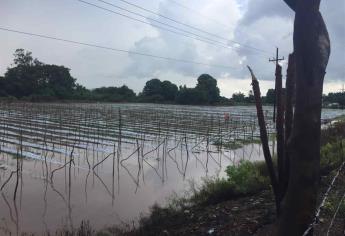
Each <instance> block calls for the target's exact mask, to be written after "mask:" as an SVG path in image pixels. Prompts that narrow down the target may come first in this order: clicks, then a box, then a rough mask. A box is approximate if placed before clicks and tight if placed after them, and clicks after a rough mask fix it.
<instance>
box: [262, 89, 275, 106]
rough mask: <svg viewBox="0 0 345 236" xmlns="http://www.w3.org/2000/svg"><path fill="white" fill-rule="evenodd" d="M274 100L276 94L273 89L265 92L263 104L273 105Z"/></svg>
mask: <svg viewBox="0 0 345 236" xmlns="http://www.w3.org/2000/svg"><path fill="white" fill-rule="evenodd" d="M275 100H276V93H275V90H274V89H269V90H267V93H266V97H265V103H268V104H273V103H274V101H275Z"/></svg>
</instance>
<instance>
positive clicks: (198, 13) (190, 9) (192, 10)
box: [169, 0, 228, 29]
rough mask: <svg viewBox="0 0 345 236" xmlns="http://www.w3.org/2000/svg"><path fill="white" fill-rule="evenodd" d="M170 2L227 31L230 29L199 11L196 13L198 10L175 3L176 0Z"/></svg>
mask: <svg viewBox="0 0 345 236" xmlns="http://www.w3.org/2000/svg"><path fill="white" fill-rule="evenodd" d="M169 2H172V3H174V4H175V5H177V6H179V7H181V8H184V9H186V10H188V11H191V12H194V14H197V15H199V16H202V17H203V18H206V19H208V20H209V21H212V22H214V23H216V24H218V25H220V26H222V27H224V28H225V29H227V28H228V26H227V25H225V24H223V23H220V22H219V21H217V20H215V19H212V18H209V17H207V16H205V15H204V14H201V13H200V12H198V11H196V10H194V9H192V8H190V7H188V6H186V5H183V4H182V3H179V2H177V1H175V0H169Z"/></svg>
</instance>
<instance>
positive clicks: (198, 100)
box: [176, 86, 207, 105]
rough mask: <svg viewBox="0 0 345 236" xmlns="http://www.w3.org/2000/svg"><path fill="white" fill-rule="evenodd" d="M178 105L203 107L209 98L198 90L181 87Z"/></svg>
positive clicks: (178, 94)
mask: <svg viewBox="0 0 345 236" xmlns="http://www.w3.org/2000/svg"><path fill="white" fill-rule="evenodd" d="M176 103H178V104H182V105H202V104H205V103H207V96H206V94H205V93H204V92H202V91H200V90H198V89H195V88H187V87H186V86H183V87H182V86H181V87H180V89H179V91H178V93H177V96H176Z"/></svg>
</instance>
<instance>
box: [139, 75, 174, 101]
mask: <svg viewBox="0 0 345 236" xmlns="http://www.w3.org/2000/svg"><path fill="white" fill-rule="evenodd" d="M177 92H178V88H177V86H176V85H175V84H173V83H171V82H170V81H163V82H161V81H160V80H159V79H151V80H149V81H147V82H146V84H145V87H144V89H143V92H142V97H143V99H144V100H146V101H149V102H173V101H175V98H176V95H177Z"/></svg>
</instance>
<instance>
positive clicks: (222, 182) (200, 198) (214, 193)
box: [190, 178, 237, 205]
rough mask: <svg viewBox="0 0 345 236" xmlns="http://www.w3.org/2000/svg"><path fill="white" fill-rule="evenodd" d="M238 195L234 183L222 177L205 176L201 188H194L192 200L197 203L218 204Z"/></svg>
mask: <svg viewBox="0 0 345 236" xmlns="http://www.w3.org/2000/svg"><path fill="white" fill-rule="evenodd" d="M236 196H237V192H236V190H235V188H234V185H233V184H232V183H231V182H230V181H228V180H226V179H220V178H205V179H203V183H202V185H201V187H200V188H199V189H193V194H192V196H191V198H190V201H191V202H192V203H193V204H196V205H207V204H216V203H219V202H222V201H225V200H228V199H231V198H234V197H236Z"/></svg>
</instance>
